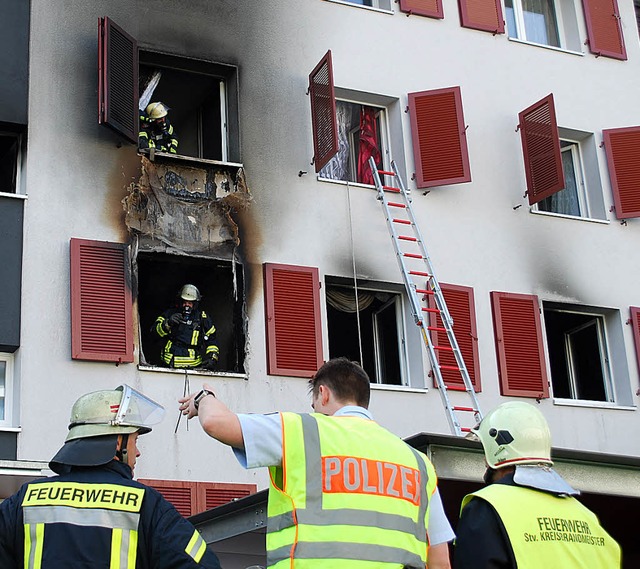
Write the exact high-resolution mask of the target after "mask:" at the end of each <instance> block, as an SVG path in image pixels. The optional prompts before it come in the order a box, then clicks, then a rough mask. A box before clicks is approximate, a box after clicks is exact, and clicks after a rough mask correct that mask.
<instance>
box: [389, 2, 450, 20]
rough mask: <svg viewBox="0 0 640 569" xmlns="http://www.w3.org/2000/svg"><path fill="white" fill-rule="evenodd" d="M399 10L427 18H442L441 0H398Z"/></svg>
mask: <svg viewBox="0 0 640 569" xmlns="http://www.w3.org/2000/svg"><path fill="white" fill-rule="evenodd" d="M399 1H400V11H401V12H407V13H409V14H416V15H417V16H427V17H428V18H438V19H442V18H444V9H443V7H442V0H399Z"/></svg>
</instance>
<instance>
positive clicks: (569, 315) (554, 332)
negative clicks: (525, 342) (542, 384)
mask: <svg viewBox="0 0 640 569" xmlns="http://www.w3.org/2000/svg"><path fill="white" fill-rule="evenodd" d="M544 324H545V330H546V337H547V348H548V352H549V366H550V369H551V383H552V386H553V396H554V398H559V399H572V400H581V401H601V402H610V403H613V402H616V403H618V404H623V405H624V404H629V403H630V402H631V401H630V400H629V397H630V396H629V394H628V393H627V392H628V391H629V385H628V382H627V385H626V386H625V385H623V384H622V383H618V382H617V381H616V380H615V378H616V377H618V378H623V377H628V369H627V368H626V363H625V361H626V358H625V353H624V338H623V336H622V334H621V326H620V314H619V311H617V310H611V309H599V308H591V307H585V306H577V305H570V304H559V303H548V302H545V303H544ZM619 381H620V380H619Z"/></svg>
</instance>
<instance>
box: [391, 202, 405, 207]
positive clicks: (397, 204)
mask: <svg viewBox="0 0 640 569" xmlns="http://www.w3.org/2000/svg"><path fill="white" fill-rule="evenodd" d="M387 205H388V206H390V207H401V208H406V207H407V206H406V205H405V204H403V203H397V202H387Z"/></svg>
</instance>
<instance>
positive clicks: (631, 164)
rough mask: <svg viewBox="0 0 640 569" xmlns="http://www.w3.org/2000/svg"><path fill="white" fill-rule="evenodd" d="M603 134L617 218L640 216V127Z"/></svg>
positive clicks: (606, 131) (618, 129) (617, 129)
mask: <svg viewBox="0 0 640 569" xmlns="http://www.w3.org/2000/svg"><path fill="white" fill-rule="evenodd" d="M602 133H603V135H604V149H605V152H606V153H607V165H608V167H609V177H610V179H611V190H612V191H613V199H614V204H615V212H616V217H617V218H618V219H626V218H630V217H640V126H632V127H627V128H615V129H609V130H603V131H602Z"/></svg>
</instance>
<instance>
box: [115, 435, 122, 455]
mask: <svg viewBox="0 0 640 569" xmlns="http://www.w3.org/2000/svg"><path fill="white" fill-rule="evenodd" d="M121 449H122V435H118V440H117V441H116V452H118V451H119V450H121Z"/></svg>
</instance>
